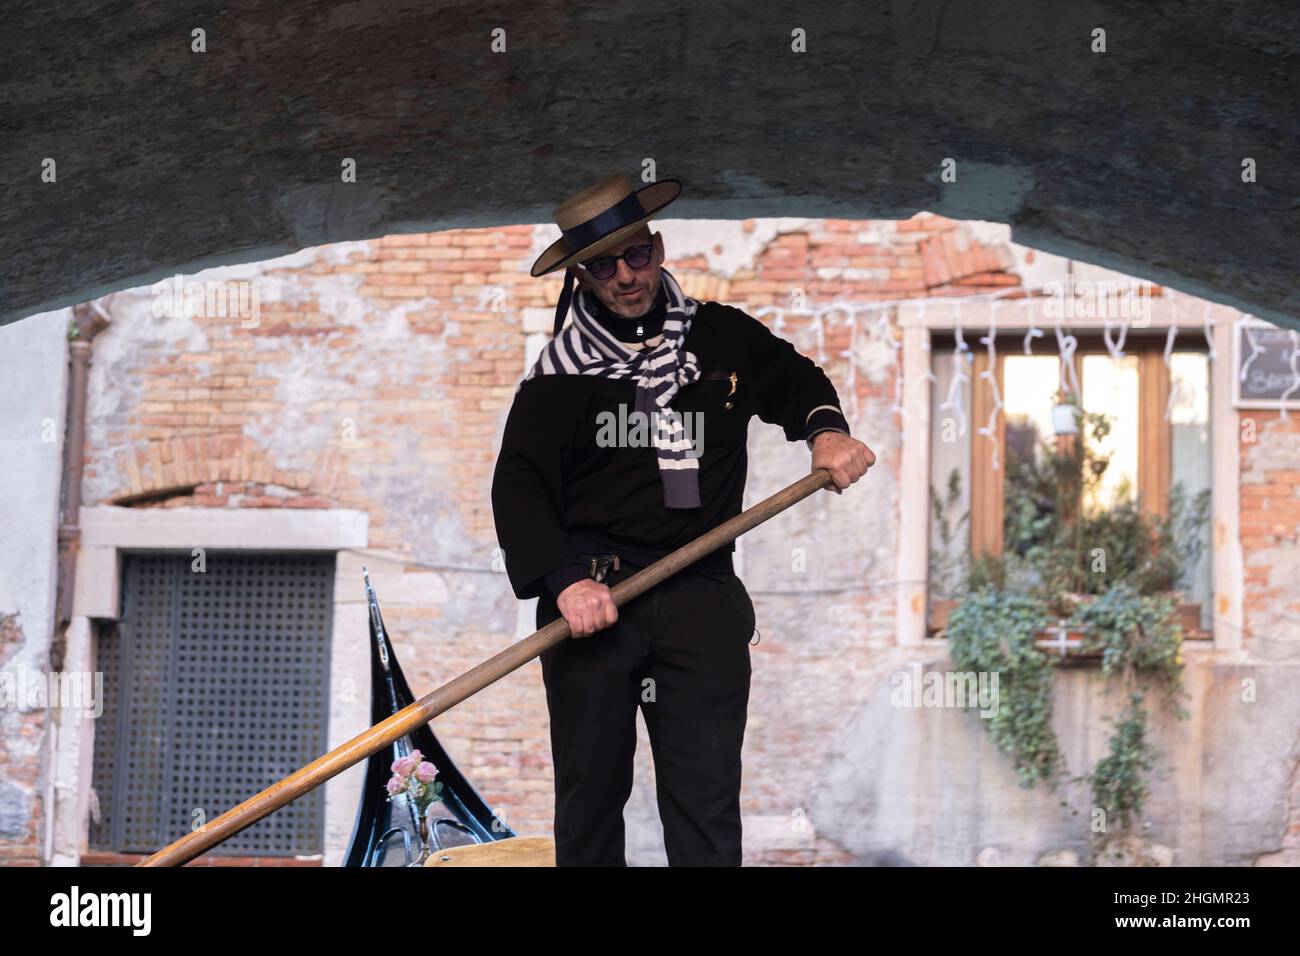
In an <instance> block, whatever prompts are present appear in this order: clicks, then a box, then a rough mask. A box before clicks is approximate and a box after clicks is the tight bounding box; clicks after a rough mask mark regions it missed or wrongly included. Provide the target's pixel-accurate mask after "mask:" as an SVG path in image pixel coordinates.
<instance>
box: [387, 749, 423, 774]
mask: <svg viewBox="0 0 1300 956" xmlns="http://www.w3.org/2000/svg"><path fill="white" fill-rule="evenodd" d="M419 765H420V758H419V757H417V756H416V755H415V754H407V755H406V756H405V757H399V758H398V759H397V760H394V761H393V773H395V774H398V775H399V776H402V777H409V776H410V775H411V774H412V773H413V772H414V770H415V768H416V767H418V766H419Z"/></svg>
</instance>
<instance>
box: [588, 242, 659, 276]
mask: <svg viewBox="0 0 1300 956" xmlns="http://www.w3.org/2000/svg"><path fill="white" fill-rule="evenodd" d="M654 251H655V246H654V243H653V242H647V243H646V244H645V245H642V246H633V247H632V248H631V249H626V250H624V251H623V252H621V253H620V254H619V255H616V256H600V257H598V258H595V259H592V260H591V261H590V262H588V263H586V264H585V265H584V264H583V263H581V262H579V263H576V265H577V266H578V267H579V268H582V269H586V270H587V271H588V272H590V273H591V274H592V276H593V277H594V278H597V279H608V278H609V277H610V276H612V275H613V274H614V273H615V272H617V271H618V260H619V259H623V260H624V261H626V262H627V264H628V265H629V266H631V267H632V268H633V269H644V268H645V267H646V266H648V265H649V264H650V260H651V259H652V258H653V257H654Z"/></svg>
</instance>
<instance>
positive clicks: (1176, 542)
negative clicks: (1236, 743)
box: [931, 413, 1209, 859]
mask: <svg viewBox="0 0 1300 956" xmlns="http://www.w3.org/2000/svg"><path fill="white" fill-rule="evenodd" d="M1078 420H1079V425H1080V428H1079V438H1080V439H1081V440H1079V441H1076V442H1073V443H1066V444H1065V445H1064V446H1063V450H1062V451H1061V452H1059V453H1058V452H1057V451H1055V450H1054V449H1052V448H1051V447H1050V446H1047V445H1046V443H1043V445H1042V453H1041V454H1039V455H1037V456H1035V455H1032V454H1029V455H1024V456H1023V457H1020V456H1016V455H1014V454H1013V455H1009V456H1008V463H1007V482H1008V492H1009V494H1008V500H1007V504H1006V509H1005V515H1004V527H1003V539H1004V547H1003V551H1002V553H1001V554H1000V555H997V556H989V555H979V556H977V557H975V558H974V559H966V560H964V561H963V562H962V564H961V570H962V571H964V576H965V578H966V580H965V585H966V591H965V597H964V598H963V599H962V601H961V603H960V604H959V605H958V606H957V607H956V608H955V609H954V610H953V611H952V613H951V615H950V617H949V619H948V627H947V635H948V641H949V645H950V649H951V654H952V658H953V661H954V663H955V664H956V665H957V666H958V667H959V668H962V669H965V670H973V671H977V672H996V673H998V674H999V692H1000V694H1001V705H1000V708H999V711H998V713H997V715H996V716H994V717H993V718H991V719H989V720H988V724H989V726H988V732H989V734H990V736H991V739H992V740H993V741H994V742H995V743H996V744H997V746H998V748H999V749H1000V750H1001V751H1002V752H1004V753H1005V754H1007V755H1008V756H1010V758H1011V760H1012V763H1013V766H1014V768H1015V770H1016V773H1017V775H1018V776H1019V779H1020V785H1021V786H1023V787H1032V786H1034V785H1035V784H1036V783H1038V782H1039V781H1043V782H1045V783H1047V784H1048V786H1049V787H1050V788H1052V789H1055V787H1056V785H1057V783H1058V781H1059V780H1060V778H1061V776H1062V775H1063V774H1064V772H1065V765H1064V759H1063V757H1062V755H1061V751H1060V746H1059V743H1058V741H1057V739H1056V736H1055V734H1054V733H1053V731H1052V728H1051V694H1052V683H1053V682H1052V677H1053V673H1054V668H1055V667H1056V661H1057V659H1056V658H1055V657H1054V656H1051V655H1049V654H1045V653H1044V652H1043V650H1041V649H1040V648H1039V647H1038V646H1037V643H1036V642H1037V640H1038V637H1039V635H1040V633H1041V632H1042V631H1043V630H1044V629H1045V628H1046V627H1047V625H1048V624H1049V623H1051V622H1053V621H1056V620H1065V621H1067V623H1068V626H1069V627H1070V628H1071V629H1072V630H1077V631H1082V632H1083V634H1084V635H1085V636H1084V640H1083V647H1082V648H1081V650H1083V651H1084V652H1090V653H1099V654H1100V655H1101V670H1102V673H1103V674H1104V675H1105V676H1106V677H1107V678H1109V679H1110V680H1112V681H1115V682H1117V683H1118V685H1119V687H1120V689H1121V690H1122V692H1123V693H1124V695H1125V699H1126V705H1125V706H1124V707H1123V709H1122V710H1121V712H1120V713H1119V715H1118V716H1117V717H1115V718H1113V724H1114V726H1113V730H1112V734H1111V738H1110V741H1109V746H1108V753H1107V754H1106V756H1105V757H1103V758H1102V759H1101V760H1099V761H1098V762H1097V764H1096V766H1095V767H1094V768H1093V769H1092V771H1091V772H1090V773H1088V774H1086V775H1085V776H1083V777H1081V778H1076V779H1080V780H1083V781H1085V782H1087V783H1088V784H1089V785H1090V788H1091V796H1092V802H1093V811H1094V817H1099V818H1100V826H1099V827H1095V828H1094V832H1095V833H1096V834H1097V838H1096V839H1095V840H1094V844H1093V849H1094V859H1095V858H1096V856H1097V855H1098V854H1099V853H1100V852H1101V851H1103V850H1104V849H1105V847H1106V845H1107V844H1108V843H1109V841H1110V839H1111V837H1112V836H1113V835H1116V834H1117V833H1119V832H1126V831H1128V830H1129V829H1130V828H1131V826H1132V824H1133V822H1134V821H1135V820H1136V819H1137V818H1138V817H1139V816H1140V815H1141V813H1142V810H1143V807H1144V805H1145V802H1146V799H1147V797H1148V795H1149V788H1148V785H1147V777H1148V774H1149V773H1150V772H1151V770H1152V768H1153V767H1154V766H1155V765H1156V762H1157V760H1158V756H1159V755H1158V753H1157V752H1156V750H1155V748H1154V747H1153V746H1152V745H1151V742H1150V735H1149V731H1148V726H1147V721H1148V716H1149V715H1148V711H1147V707H1146V696H1145V694H1144V692H1143V688H1144V687H1153V688H1154V689H1156V690H1157V691H1158V692H1159V693H1160V695H1161V697H1162V702H1163V703H1164V704H1165V705H1166V706H1168V707H1170V708H1171V710H1172V711H1173V713H1174V714H1175V716H1176V717H1178V718H1179V719H1184V718H1186V717H1187V716H1188V711H1187V710H1186V709H1185V708H1184V707H1183V706H1182V704H1181V698H1182V697H1184V696H1186V695H1185V693H1184V691H1183V689H1182V672H1183V661H1182V654H1181V647H1182V638H1183V634H1182V629H1181V628H1180V627H1179V626H1178V625H1177V624H1176V623H1174V622H1173V621H1172V614H1173V611H1174V609H1175V604H1176V602H1175V599H1174V596H1173V592H1174V589H1175V588H1176V587H1177V586H1178V584H1179V583H1180V582H1181V580H1182V579H1183V577H1184V574H1185V572H1186V570H1187V569H1189V568H1191V567H1194V566H1195V565H1196V563H1197V561H1198V560H1199V558H1200V554H1201V551H1202V550H1203V547H1204V531H1205V528H1206V525H1207V518H1208V513H1209V494H1208V492H1202V493H1201V494H1200V495H1197V496H1196V497H1195V498H1188V497H1187V496H1186V495H1185V494H1184V493H1183V490H1182V488H1181V487H1179V486H1175V488H1174V489H1173V491H1172V493H1171V495H1170V500H1169V508H1168V512H1167V514H1166V515H1165V516H1162V517H1161V516H1155V517H1153V516H1151V515H1150V514H1148V513H1147V512H1146V511H1144V510H1143V509H1142V508H1141V507H1140V506H1139V504H1138V502H1136V501H1132V500H1125V496H1126V491H1125V490H1124V489H1121V492H1120V495H1119V497H1120V499H1121V500H1120V503H1119V504H1116V505H1113V506H1111V507H1109V508H1106V509H1104V510H1103V509H1093V510H1091V511H1089V510H1087V509H1085V508H1084V507H1082V502H1083V501H1084V500H1085V498H1086V497H1087V494H1085V493H1086V492H1091V491H1092V490H1095V489H1096V488H1098V487H1099V486H1100V483H1101V479H1102V476H1103V474H1104V473H1105V471H1106V467H1107V465H1108V464H1109V458H1108V456H1102V455H1099V454H1097V453H1096V452H1095V450H1094V447H1095V445H1096V444H1098V443H1100V441H1101V440H1102V439H1104V438H1105V436H1106V434H1107V432H1108V431H1109V427H1110V423H1109V420H1108V419H1107V418H1106V416H1100V415H1085V414H1083V413H1079V419H1078ZM1089 439H1091V440H1089ZM955 481H956V475H955V474H954V475H953V476H951V477H950V479H949V483H948V488H947V489H946V494H945V495H944V497H943V498H942V499H940V498H939V497H938V496H937V495H935V494H933V492H932V496H931V499H932V500H931V506H932V511H933V512H934V517H935V519H936V521H937V522H939V523H940V524H939V531H940V537H941V543H942V545H943V548H944V550H945V552H950V551H951V549H950V548H949V545H950V543H951V542H952V541H953V539H955V538H957V537H958V536H957V534H954V533H953V531H954V530H958V531H961V530H964V531H966V533H967V535H969V513H968V514H967V515H965V516H963V517H962V519H961V520H960V521H958V522H956V523H955V529H954V527H953V526H952V525H950V523H949V522H950V519H949V518H948V512H949V511H950V509H951V508H952V506H953V505H954V504H955V503H956V501H957V500H958V497H959V488H958V486H957V485H956V484H955ZM963 525H964V527H963ZM945 560H947V562H948V563H947V564H941V565H938V566H936V565H934V564H932V570H937V569H938V567H942V569H943V570H944V571H945V572H947V573H946V574H945V575H944V577H945V578H946V580H947V582H950V581H951V580H952V573H953V569H954V563H953V561H952V558H951V556H950V555H948V556H946V558H945ZM949 588H951V584H949ZM1112 822H1114V823H1117V824H1118V827H1112V826H1111V823H1112Z"/></svg>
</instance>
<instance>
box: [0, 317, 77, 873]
mask: <svg viewBox="0 0 1300 956" xmlns="http://www.w3.org/2000/svg"><path fill="white" fill-rule="evenodd" d="M70 323H71V313H70V312H69V311H68V310H66V309H60V310H57V311H55V312H48V313H45V314H43V315H38V316H33V317H32V318H31V319H30V320H29V321H26V322H23V323H22V324H20V325H11V326H7V327H4V328H0V369H3V371H2V372H0V409H4V410H5V413H4V414H3V415H0V462H2V463H3V465H2V466H0V681H3V683H2V684H0V687H3V688H4V689H5V691H6V694H5V696H6V698H8V699H6V700H2V701H0V866H6V865H18V864H28V865H33V864H36V863H38V862H39V854H40V848H41V845H42V843H43V829H44V827H45V824H46V813H45V809H44V808H45V807H46V803H47V793H46V787H45V785H46V783H47V776H46V769H47V767H46V750H45V747H46V744H47V743H48V740H47V737H46V732H47V721H48V715H47V713H46V711H45V709H44V708H43V707H42V706H39V703H40V702H39V701H35V702H34V701H32V700H31V699H30V698H29V697H28V695H27V693H26V692H25V691H24V690H23V688H24V687H26V686H28V684H29V680H30V679H31V678H32V677H33V676H34V675H39V676H40V678H41V679H44V678H45V676H46V675H47V674H48V673H49V670H50V641H51V637H52V635H53V630H54V598H55V589H56V582H57V573H58V571H57V568H58V565H57V560H56V558H57V545H58V531H59V487H60V485H61V479H62V471H63V438H64V436H63V421H64V417H65V405H66V401H67V352H68V340H67V331H68V327H69V324H70ZM11 693H12V695H13V696H12V697H10V696H9V695H10V694H11ZM33 703H35V704H36V706H32V704H33Z"/></svg>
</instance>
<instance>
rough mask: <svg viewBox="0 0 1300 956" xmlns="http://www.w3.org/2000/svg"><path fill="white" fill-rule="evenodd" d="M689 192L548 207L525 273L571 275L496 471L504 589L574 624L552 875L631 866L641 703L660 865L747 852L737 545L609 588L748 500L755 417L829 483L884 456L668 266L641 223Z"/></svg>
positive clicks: (563, 685) (752, 331) (552, 681)
mask: <svg viewBox="0 0 1300 956" xmlns="http://www.w3.org/2000/svg"><path fill="white" fill-rule="evenodd" d="M680 191H681V183H680V182H679V181H677V180H674V179H666V180H661V181H659V182H656V183H652V184H650V185H647V186H644V187H642V188H641V189H638V190H634V189H633V188H632V185H631V183H630V181H629V180H628V179H627V178H626V177H624V176H611V177H609V178H608V179H606V180H603V181H602V182H600V183H597V184H596V185H594V186H592V187H591V188H589V189H586V190H583V191H582V192H580V193H578V194H577V195H575V196H573V197H572V198H571V199H569V200H568V201H566V202H565V203H564V204H563V205H561V206H560V207H559V208H558V209H556V211H555V221H556V224H557V225H558V226H559V227H560V230H561V232H562V235H561V237H560V238H559V239H557V240H556V241H555V242H554V243H553V244H552V245H551V246H550V247H549V248H547V249H546V251H545V252H543V253H542V255H541V256H540V257H539V258H538V259H537V261H536V262H535V263H534V265H533V267H532V275H533V276H534V277H540V276H543V275H547V274H549V273H551V272H554V271H555V270H557V269H566V276H565V283H564V288H563V291H562V293H561V296H560V300H559V303H558V305H557V308H556V314H555V328H554V332H555V334H554V336H553V338H552V339H551V341H550V342H549V343H548V344H547V345H546V347H545V348H543V350H542V352H541V354H540V355H539V357H538V359H537V361H536V362H535V363H534V365H533V366H532V367H531V368H530V369H529V371H528V373H527V375H525V377H524V379H523V380H522V381H521V382H520V384H519V387H518V389H517V391H516V393H515V397H514V402H513V404H512V406H511V409H510V412H509V415H508V417H507V420H506V425H505V430H504V433H503V435H502V441H501V451H500V454H499V455H498V458H497V463H496V469H495V473H494V475H493V481H492V508H493V517H494V521H495V524H496V530H497V538H498V542H499V544H500V545H501V548H502V550H503V552H504V559H505V568H506V573H507V576H508V578H509V580H510V585H511V588H512V590H513V591H514V593H515V595H516V597H518V598H520V599H521V600H522V599H529V598H533V597H536V598H538V605H537V626H538V627H539V628H540V627H542V626H544V625H545V624H547V623H549V622H550V621H552V620H554V619H555V618H557V617H559V616H560V615H563V616H564V619H565V621H566V622H567V623H568V625H569V629H570V631H571V633H572V639H569V640H565V641H563V642H561V643H560V644H559V645H557V646H555V647H553V648H551V649H549V650H547V651H545V652H543V654H542V655H541V661H542V676H543V682H544V684H545V687H546V700H547V707H548V710H549V712H550V719H551V751H552V759H553V761H554V764H555V847H556V862H557V864H558V865H561V866H564V865H605V866H623V865H626V859H625V856H624V825H623V807H624V805H625V804H626V802H627V800H628V797H629V796H630V795H631V790H632V768H633V757H634V755H635V751H636V713H637V708H638V707H639V708H640V709H641V711H642V714H643V715H644V718H645V722H646V727H647V730H648V732H649V736H650V742H651V751H652V754H653V757H654V765H655V777H656V787H657V795H658V803H659V815H660V820H661V821H662V823H663V830H664V845H665V849H666V851H667V855H668V862H669V865H673V866H676V865H725V866H737V865H739V864H740V862H741V825H740V783H741V761H740V755H741V745H742V743H743V740H744V730H745V722H746V717H747V707H748V702H749V684H750V673H751V669H750V659H749V641H750V639H751V637H752V635H753V632H754V624H755V618H754V606H753V603H752V602H751V600H750V598H749V595H748V593H747V592H746V590H745V586H744V584H743V582H741V580H740V578H739V577H738V576H737V575H736V574H735V572H734V568H733V566H732V561H731V555H732V552H733V551H734V549H735V545H734V543H731V544H729V545H728V546H727V547H726V548H725V549H722V548H720V549H718V550H717V551H714V552H712V553H710V554H708V555H706V556H705V557H703V558H701V559H700V560H698V561H697V562H695V563H694V564H692V565H690V566H689V567H688V568H686V569H685V570H683V571H681V572H680V573H678V574H676V575H674V576H673V577H670V578H668V579H667V580H666V581H664V582H663V583H661V584H659V585H658V586H656V587H655V588H653V589H652V590H650V591H648V592H647V593H645V594H642V595H639V596H638V597H636V598H633V599H632V600H631V601H629V602H628V603H627V604H625V605H624V606H623V607H622V609H621V611H620V610H619V609H618V608H616V607H615V606H614V603H613V600H612V599H611V597H610V594H609V588H610V586H612V585H613V584H615V583H617V581H619V580H621V579H622V578H624V577H626V576H628V575H630V574H631V573H634V572H635V571H636V570H637V569H639V568H642V567H646V566H648V565H649V564H651V563H653V562H654V561H656V560H658V559H659V558H661V557H663V556H664V555H666V554H668V553H669V552H670V551H673V550H675V549H676V548H678V547H680V546H682V545H683V544H686V543H687V542H689V541H691V540H693V539H694V538H697V537H699V536H700V535H701V534H703V533H705V532H707V531H709V530H710V529H712V528H714V527H716V526H717V525H719V524H721V523H722V522H723V521H725V520H727V519H728V518H731V517H733V516H734V515H737V514H739V513H740V511H741V507H742V499H743V495H744V485H745V473H746V466H747V459H746V436H747V430H748V423H749V419H750V418H751V417H753V416H757V417H758V418H759V419H760V420H761V421H764V422H768V423H770V424H774V425H779V426H781V428H782V429H783V430H784V432H785V435H786V438H787V439H788V440H790V441H805V442H807V444H808V447H809V448H810V449H811V451H812V461H811V469H816V468H825V469H827V471H829V472H830V474H831V476H832V478H833V479H834V482H835V488H834V489H833V490H835V491H837V492H841V491H842V490H843V489H845V488H847V487H848V486H849V485H850V484H852V483H853V482H855V481H857V480H858V479H859V478H861V477H862V476H863V475H864V474H866V472H867V469H868V468H869V467H870V466H871V465H872V464H874V463H875V455H874V454H873V453H872V452H871V450H870V449H869V448H868V447H867V446H866V445H864V444H863V443H862V442H860V441H858V440H857V439H855V438H853V437H852V436H851V435H850V434H849V426H848V422H847V421H846V420H845V418H844V416H843V414H842V413H841V411H840V407H839V398H838V396H837V394H836V391H835V388H834V386H833V385H832V384H831V382H830V380H829V379H828V378H827V377H826V375H825V373H824V372H823V371H822V370H821V369H820V368H818V367H817V365H816V364H815V363H814V362H812V361H811V360H810V359H808V358H807V357H805V356H803V355H801V354H799V352H797V351H796V350H795V349H794V347H793V346H792V345H791V344H790V343H789V342H787V341H785V340H784V339H781V338H779V337H777V336H775V335H773V334H772V333H771V332H770V331H769V330H768V329H767V327H766V326H765V325H763V323H761V322H759V321H758V320H757V319H754V318H753V317H751V316H749V315H746V314H745V313H744V312H742V311H740V310H739V309H736V308H733V307H730V306H726V305H722V304H720V303H716V302H707V301H697V300H695V299H693V298H691V297H689V296H687V295H685V293H684V292H683V291H682V289H681V286H680V285H679V284H678V283H677V281H676V279H675V278H674V277H673V276H672V275H671V274H670V273H669V272H668V271H667V270H665V269H663V268H662V266H663V262H664V245H663V237H662V236H661V235H659V234H652V233H651V231H650V228H649V225H648V222H649V220H650V218H651V217H652V216H654V215H656V214H657V213H659V212H660V211H662V210H663V208H664V207H666V206H667V205H668V204H669V203H671V202H672V201H673V200H674V199H675V198H676V197H677V196H678V194H679V193H680ZM575 279H576V280H577V282H578V283H579V286H580V288H579V289H578V290H577V292H576V294H575V293H574V290H573V282H574V280H575ZM570 315H571V317H572V322H571V323H570V324H569V325H568V326H567V327H564V322H565V319H566V318H567V317H569V316H570Z"/></svg>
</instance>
